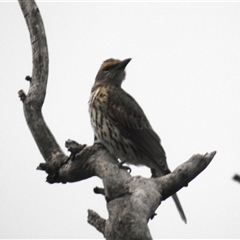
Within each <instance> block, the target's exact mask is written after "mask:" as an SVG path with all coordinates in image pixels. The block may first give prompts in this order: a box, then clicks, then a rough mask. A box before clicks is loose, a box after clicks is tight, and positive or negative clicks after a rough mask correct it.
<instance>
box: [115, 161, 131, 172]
mask: <svg viewBox="0 0 240 240" xmlns="http://www.w3.org/2000/svg"><path fill="white" fill-rule="evenodd" d="M125 162H126V161H122V162H120V163H119V164H118V167H119V168H120V169H123V170H126V171H127V172H128V173H131V172H132V169H131V168H130V167H127V166H123V164H124V163H125Z"/></svg>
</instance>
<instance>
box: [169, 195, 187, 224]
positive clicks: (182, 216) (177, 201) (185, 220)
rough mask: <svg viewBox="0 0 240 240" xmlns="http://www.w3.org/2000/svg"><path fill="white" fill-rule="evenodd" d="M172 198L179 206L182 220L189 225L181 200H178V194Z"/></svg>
mask: <svg viewBox="0 0 240 240" xmlns="http://www.w3.org/2000/svg"><path fill="white" fill-rule="evenodd" d="M172 198H173V200H174V202H175V204H176V206H177V210H178V212H179V214H180V216H181V218H182V220H183V221H184V222H185V223H187V218H186V216H185V214H184V211H183V208H182V206H181V203H180V201H179V199H178V196H177V194H176V193H174V194H173V195H172Z"/></svg>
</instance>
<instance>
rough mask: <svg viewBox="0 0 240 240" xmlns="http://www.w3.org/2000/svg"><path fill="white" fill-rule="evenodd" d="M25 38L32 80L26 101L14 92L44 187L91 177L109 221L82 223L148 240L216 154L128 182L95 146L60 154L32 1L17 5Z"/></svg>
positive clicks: (111, 235) (71, 144)
mask: <svg viewBox="0 0 240 240" xmlns="http://www.w3.org/2000/svg"><path fill="white" fill-rule="evenodd" d="M19 4H20V6H21V9H22V12H23V15H24V17H25V19H26V23H27V26H28V29H29V32H30V39H31V45H32V56H33V70H32V77H27V78H26V79H27V80H28V81H30V88H29V91H28V94H27V95H26V94H25V93H24V91H23V90H20V91H19V96H20V99H21V100H22V102H23V107H24V114H25V118H26V121H27V124H28V126H29V128H30V131H31V133H32V135H33V138H34V139H35V141H36V143H37V146H38V148H39V150H40V152H41V154H42V156H43V158H44V160H45V162H44V163H40V165H39V166H38V168H37V169H39V170H44V171H46V173H47V174H48V176H47V181H48V182H49V183H60V182H61V183H66V182H76V181H81V180H83V179H87V178H90V177H92V176H98V177H99V178H101V179H102V182H103V186H104V189H103V188H95V192H96V193H101V194H103V195H104V196H105V198H106V201H107V209H108V212H109V219H107V220H105V219H103V218H101V217H100V216H99V215H98V214H97V213H95V212H94V211H92V210H89V216H88V222H89V223H90V224H92V225H93V226H95V227H96V229H98V230H99V231H100V232H102V233H103V234H104V236H105V237H106V239H108V240H113V239H114V240H118V239H119V240H120V239H125V240H128V239H131V240H133V239H137V240H150V239H152V237H151V234H150V231H149V229H148V226H147V223H148V221H149V219H152V217H153V216H154V213H155V211H156V209H157V208H158V206H159V205H160V204H161V201H162V200H165V199H167V198H168V197H170V196H171V195H172V194H173V193H175V192H177V191H178V190H180V189H181V188H182V187H184V186H187V185H188V183H189V182H190V181H191V180H193V179H194V178H195V177H196V176H197V175H198V174H199V173H200V172H202V171H203V170H204V169H205V168H206V167H207V166H208V164H209V163H210V162H211V160H212V159H213V157H214V156H215V154H216V152H212V153H209V154H205V155H204V156H203V155H199V154H198V155H194V156H193V157H192V158H191V159H189V160H188V161H187V162H185V163H183V164H182V165H180V166H179V167H178V168H177V169H176V170H174V171H173V172H172V173H171V174H168V175H166V176H164V177H161V178H150V179H148V178H143V177H141V176H135V177H132V176H131V175H130V174H129V173H128V172H127V171H125V170H124V169H119V166H118V161H117V159H115V158H114V157H113V156H112V155H111V154H110V153H109V152H108V150H107V149H106V148H105V147H103V146H102V145H101V144H99V143H95V144H94V145H93V146H86V145H81V144H78V143H77V142H75V141H72V140H68V141H66V144H65V146H66V147H67V149H68V150H69V151H70V156H67V155H65V154H64V153H63V151H62V150H61V148H60V147H59V145H58V143H57V142H56V140H55V138H54V136H53V134H52V133H51V131H50V129H49V128H48V127H47V125H46V123H45V121H44V119H43V115H42V106H43V103H44V99H45V95H46V87H47V78H48V50H47V41H46V35H45V31H44V26H43V22H42V19H41V15H40V12H39V10H38V8H37V5H36V3H35V2H34V0H19Z"/></svg>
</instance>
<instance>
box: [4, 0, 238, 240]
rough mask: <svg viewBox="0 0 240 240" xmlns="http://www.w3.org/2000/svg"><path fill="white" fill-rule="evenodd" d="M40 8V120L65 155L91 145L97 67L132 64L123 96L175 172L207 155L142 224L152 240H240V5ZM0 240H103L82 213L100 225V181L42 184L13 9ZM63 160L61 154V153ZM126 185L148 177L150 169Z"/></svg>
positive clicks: (28, 64)
mask: <svg viewBox="0 0 240 240" xmlns="http://www.w3.org/2000/svg"><path fill="white" fill-rule="evenodd" d="M37 2H38V7H39V9H40V12H41V14H42V17H43V21H44V25H45V30H46V34H47V41H48V47H49V57H50V65H49V79H48V88H47V96H46V99H45V103H44V106H43V115H44V118H45V120H46V122H47V124H48V126H49V127H50V129H51V131H52V132H53V134H54V136H55V138H56V139H57V141H58V143H59V144H60V145H61V147H62V148H63V150H64V151H65V152H66V150H65V148H64V143H65V141H66V140H67V139H69V138H70V139H74V140H76V141H78V142H80V143H86V144H92V141H93V132H92V129H91V126H90V121H89V115H88V98H89V96H90V89H91V86H92V84H93V82H94V78H95V75H96V73H97V71H98V68H99V66H100V64H101V63H102V61H103V60H105V59H107V58H110V57H113V58H118V59H125V58H129V57H131V58H132V61H131V62H130V63H129V65H128V66H127V77H126V80H125V82H124V84H123V88H124V89H125V90H126V91H127V92H129V93H130V94H131V95H132V96H133V97H134V98H135V99H136V100H137V101H138V103H139V104H140V105H141V106H142V108H143V109H144V111H145V113H146V115H147V116H148V118H149V120H150V122H151V125H152V126H153V128H154V129H155V131H156V132H157V133H158V134H159V136H160V137H161V139H162V144H163V147H164V148H165V150H166V153H167V157H168V164H169V167H170V168H171V169H172V170H173V169H175V168H176V167H177V166H178V165H180V164H181V163H183V162H185V161H186V160H188V159H189V158H190V157H191V156H192V155H193V154H197V153H201V154H205V153H206V152H211V151H214V150H216V151H217V155H216V156H215V158H214V160H213V162H212V163H211V164H210V165H209V167H208V168H207V169H206V170H205V171H204V172H203V173H201V174H200V175H199V176H198V177H197V178H196V179H194V180H193V181H192V182H191V183H190V184H189V186H188V187H187V188H184V189H182V190H181V191H180V192H179V193H178V195H179V198H180V200H181V203H182V206H183V208H184V211H185V213H186V216H187V219H188V223H187V224H186V225H185V224H184V223H183V222H182V221H181V219H180V217H179V214H178V212H177V210H176V207H175V205H174V203H173V201H172V199H170V198H169V199H168V200H166V201H165V202H163V203H162V205H161V206H160V207H159V208H158V210H157V216H156V217H155V218H154V219H153V220H152V221H150V222H149V227H150V231H151V234H152V236H153V238H154V239H157V238H160V239H162V238H240V227H239V226H240V184H239V183H237V182H234V181H233V180H232V176H233V175H234V174H235V173H239V174H240V141H239V138H240V3H239V2H232V3H231V2H222V3H219V2H211V3H209V2H171V3H170V2H161V3H159V2H158V3H156V2H155V3H153V2H152V3H147V2H145V3H140V2H138V3H137V2H135V3H134V2H132V3H109V2H108V3H107V2H105V3H97V2H93V3H81V2H77V3H76V2H75V3H69V2H68V3H66V2H65V3H59V2H56V1H52V2H44V3H43V2H40V1H37ZM0 33H1V37H0V64H1V71H0V79H1V81H0V89H1V91H2V93H1V95H0V109H1V118H0V132H1V134H0V141H1V142H0V143H1V147H0V150H1V151H0V154H1V155H0V156H1V157H0V159H1V163H0V183H1V188H0V226H1V227H0V229H1V230H0V238H82V239H84V238H88V239H89V238H100V239H101V238H103V237H102V234H101V233H99V232H98V231H97V230H96V229H95V228H93V227H92V226H90V225H89V224H88V223H87V209H93V210H95V211H97V212H98V213H99V214H100V215H101V216H102V217H104V218H107V217H108V214H107V211H106V202H105V200H104V197H102V196H99V195H95V194H94V193H93V188H94V187H95V186H99V187H101V186H102V183H101V180H100V179H98V178H92V179H88V180H85V181H82V182H77V183H72V184H65V185H63V184H53V185H50V184H48V183H46V182H45V178H46V174H45V173H44V172H41V171H37V170H35V169H36V167H37V166H38V164H39V163H40V162H43V158H42V156H41V154H40V153H39V150H38V148H37V146H36V144H35V142H34V140H33V138H32V136H31V133H30V131H29V129H28V126H27V123H26V121H25V118H24V114H23V109H22V103H21V101H20V100H19V99H18V94H17V92H18V91H19V90H20V89H24V90H25V92H27V91H28V82H26V81H25V80H24V78H25V76H26V75H31V72H32V56H31V54H32V53H31V45H30V39H29V33H28V29H27V27H26V23H25V20H24V17H23V15H22V12H21V9H20V7H19V4H18V3H17V2H13V3H6V2H4V3H3V2H1V3H0ZM66 153H67V152H66ZM132 170H133V171H132V174H133V175H143V176H146V177H148V176H150V171H149V169H148V168H147V167H141V168H140V167H138V168H137V167H133V168H132Z"/></svg>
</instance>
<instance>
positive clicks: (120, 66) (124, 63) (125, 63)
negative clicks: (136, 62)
mask: <svg viewBox="0 0 240 240" xmlns="http://www.w3.org/2000/svg"><path fill="white" fill-rule="evenodd" d="M131 60H132V59H131V58H127V59H125V60H122V61H121V62H120V63H118V64H117V65H116V67H115V68H114V70H121V69H122V70H123V69H124V68H125V67H126V66H127V65H128V63H129V62H130V61H131Z"/></svg>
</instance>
